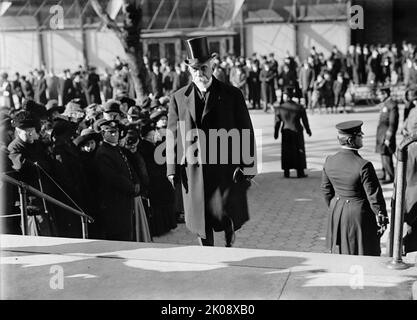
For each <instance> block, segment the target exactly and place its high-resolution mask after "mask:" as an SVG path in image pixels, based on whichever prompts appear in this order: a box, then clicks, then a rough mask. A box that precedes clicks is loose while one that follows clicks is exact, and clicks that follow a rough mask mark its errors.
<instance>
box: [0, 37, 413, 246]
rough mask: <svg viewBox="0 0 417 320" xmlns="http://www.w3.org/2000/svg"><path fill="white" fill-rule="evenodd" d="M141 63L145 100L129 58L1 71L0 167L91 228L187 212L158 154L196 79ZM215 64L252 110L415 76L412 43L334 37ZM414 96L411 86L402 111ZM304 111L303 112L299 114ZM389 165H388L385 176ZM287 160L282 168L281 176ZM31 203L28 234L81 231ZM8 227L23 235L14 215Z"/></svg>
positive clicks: (167, 225)
mask: <svg viewBox="0 0 417 320" xmlns="http://www.w3.org/2000/svg"><path fill="white" fill-rule="evenodd" d="M144 63H145V66H146V70H147V73H148V74H147V77H146V79H148V80H147V83H146V86H147V91H148V92H149V96H148V97H147V98H146V99H145V100H144V101H143V102H142V104H141V105H138V104H137V103H136V100H135V98H136V97H135V90H134V85H133V80H132V76H131V74H130V72H129V66H128V64H127V63H125V62H123V61H122V60H121V59H120V58H119V57H117V58H116V62H115V64H114V68H113V71H112V72H110V71H109V70H108V69H106V70H105V72H104V74H103V75H99V74H98V73H97V71H96V68H94V67H88V68H84V67H82V66H80V67H79V68H78V70H76V71H74V72H71V71H70V70H68V69H67V70H64V71H63V74H62V76H57V75H55V74H54V73H53V72H49V73H48V72H46V71H45V70H34V71H31V72H29V74H28V75H20V74H18V73H16V74H15V75H14V78H13V79H12V80H9V76H8V74H7V73H3V74H2V78H1V83H0V84H1V85H0V106H1V107H2V108H1V122H2V131H3V132H2V134H1V146H0V147H1V150H2V156H3V160H4V163H5V164H6V165H5V172H7V173H8V174H10V175H11V176H14V177H15V178H17V179H18V180H20V181H24V182H25V183H27V184H29V185H31V186H33V187H35V188H36V189H39V190H41V191H43V192H45V193H47V194H48V195H51V196H53V197H54V198H56V199H58V200H59V201H61V202H63V203H66V204H68V205H70V206H73V207H74V206H75V207H76V208H78V209H80V210H81V211H83V212H85V213H87V214H88V215H90V216H91V217H93V218H94V220H95V222H94V223H92V224H91V225H90V228H89V229H90V230H89V233H90V237H91V238H96V239H107V240H127V241H152V237H155V236H160V235H163V234H165V233H167V232H169V231H170V230H172V229H175V228H176V227H177V224H178V223H182V222H184V220H183V212H184V207H183V199H182V195H181V190H180V188H175V187H174V188H173V186H172V185H171V182H170V181H169V180H168V179H167V168H166V165H165V164H164V163H158V162H157V161H156V160H155V157H154V153H155V150H156V148H158V146H159V145H160V144H162V143H164V139H165V130H166V129H167V120H168V104H169V102H170V100H171V98H172V96H173V94H174V93H175V92H177V91H178V90H179V89H180V88H183V87H185V86H186V85H188V84H190V83H191V81H192V80H193V78H192V77H191V74H190V71H189V70H188V68H189V65H187V64H186V63H184V62H183V63H180V64H177V65H170V64H169V63H168V60H167V59H165V58H162V59H160V61H149V59H147V58H146V57H144ZM211 65H212V66H213V70H212V71H213V73H212V75H213V76H214V77H215V79H216V81H217V80H218V81H220V82H221V83H227V84H230V85H232V86H234V87H236V88H238V89H239V90H240V91H241V93H242V95H243V97H244V98H245V100H246V102H247V103H246V105H247V106H248V107H249V108H253V109H263V110H264V111H268V110H269V109H273V107H274V106H276V105H280V104H281V105H282V104H284V103H286V102H287V101H284V100H285V99H283V96H284V93H285V92H286V93H287V95H288V94H289V93H291V97H292V96H294V98H295V99H298V101H299V102H301V101H302V102H303V104H304V108H305V109H307V110H308V109H309V110H311V111H312V112H314V110H316V109H319V111H320V110H321V109H322V108H325V110H326V111H327V112H336V111H340V110H344V107H345V104H346V102H345V94H346V91H347V89H348V86H349V85H350V84H351V83H353V84H357V85H361V84H364V85H365V84H367V85H378V84H383V85H396V84H398V83H403V84H405V85H406V87H407V88H409V89H412V88H414V87H415V86H417V54H416V47H415V46H414V45H411V44H407V43H404V44H403V47H402V50H401V51H400V50H398V49H397V48H396V46H395V45H386V46H366V45H364V46H359V45H358V46H350V47H349V49H348V52H347V53H345V54H342V53H341V52H340V50H338V48H337V47H334V48H333V50H332V52H331V55H330V56H328V57H327V58H326V57H325V56H324V54H323V53H319V52H317V51H316V49H315V48H314V47H313V48H311V52H310V55H309V56H308V58H307V59H306V60H305V61H303V62H302V63H301V62H300V61H299V60H298V59H297V58H296V57H292V56H290V55H287V57H285V59H284V60H283V62H282V63H279V62H278V61H277V60H276V59H275V57H274V54H273V53H271V54H269V55H267V56H260V55H258V54H253V55H252V56H251V57H235V56H233V55H228V56H226V57H219V56H218V55H216V56H215V58H214V59H213V64H211ZM197 71H198V70H197ZM412 95H413V91H410V97H411V96H412ZM203 100H204V99H203ZM415 103H416V99H415V95H414V96H412V99H410V101H409V103H408V105H407V107H406V112H407V115H408V112H410V110H411V109H413V106H415ZM304 112H305V110H300V112H299V113H300V115H302V117H303V118H305V114H304ZM282 117H284V116H283V115H282ZM405 118H406V117H405ZM280 119H281V118H280V117H279V116H277V123H280V121H281V120H280ZM303 121H305V124H304V126H305V127H306V128H307V131H308V133H309V135H311V132H310V130H309V128H308V121H307V120H303ZM279 127H280V125H278V126H276V130H275V131H276V138H277V137H278V134H277V132H278V130H279ZM277 128H278V129H277ZM284 137H286V139H287V136H284V135H283V139H284ZM287 140H288V139H287ZM302 144H304V142H303V143H302ZM287 145H289V144H288V143H287ZM300 163H301V164H300V165H299V166H297V167H296V169H297V170H298V171H297V174H298V176H299V177H305V176H306V175H305V174H304V169H305V168H306V163H305V155H304V158H303V161H301V162H300ZM284 167H285V168H284ZM391 167H392V166H388V169H387V175H389V173H391V176H390V177H389V179H391V180H392V179H393V174H392V172H391V171H389V168H391ZM292 168H293V167H291V166H283V169H284V171H285V176H286V177H288V176H289V169H292ZM384 168H385V167H384ZM7 192H9V194H8V195H7V196H6V200H7V212H8V213H16V212H17V211H18V193H17V189H16V188H12V187H10V186H9V187H8V188H7ZM115 211H117V212H119V214H118V215H117V218H116V216H115V215H114V212H115ZM132 212H135V215H132ZM28 213H29V230H30V234H34V235H45V236H49V235H52V236H62V237H81V230H82V228H81V220H80V218H79V217H77V216H75V215H73V214H71V213H68V212H66V211H65V210H64V209H62V208H60V207H58V206H55V205H51V204H49V203H46V202H44V201H42V199H39V198H35V197H31V196H30V197H29V199H28ZM9 228H12V229H13V228H15V233H19V230H18V229H19V228H20V226H19V225H18V224H14V225H9ZM16 230H17V231H16Z"/></svg>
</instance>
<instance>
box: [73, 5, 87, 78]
mask: <svg viewBox="0 0 417 320" xmlns="http://www.w3.org/2000/svg"><path fill="white" fill-rule="evenodd" d="M76 6H77V11H78V14H79V16H80V31H81V50H82V54H83V64H84V69H85V70H87V67H88V50H87V34H86V32H85V29H84V22H85V17H84V13H83V12H81V7H80V2H79V0H76Z"/></svg>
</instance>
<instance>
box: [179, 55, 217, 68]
mask: <svg viewBox="0 0 417 320" xmlns="http://www.w3.org/2000/svg"><path fill="white" fill-rule="evenodd" d="M216 57H217V54H216V53H212V54H211V56H208V57H205V58H195V59H184V63H185V64H186V65H187V66H190V67H198V66H201V65H203V64H205V63H206V62H208V61H211V60H213V59H214V58H216Z"/></svg>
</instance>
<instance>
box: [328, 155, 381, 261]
mask: <svg viewBox="0 0 417 320" xmlns="http://www.w3.org/2000/svg"><path fill="white" fill-rule="evenodd" d="M321 190H322V192H323V194H324V199H325V201H326V204H327V206H328V207H329V213H330V214H329V219H328V227H327V239H326V240H327V247H328V249H329V250H330V251H331V253H338V254H350V255H369V256H379V255H380V254H381V249H380V238H379V236H378V234H377V229H378V227H377V223H376V215H377V214H378V213H381V214H383V215H385V216H386V215H387V211H386V205H385V200H384V196H383V194H382V188H381V185H380V184H379V181H378V178H377V176H376V173H375V169H374V167H373V165H372V163H371V162H369V161H367V160H365V159H363V158H362V157H361V156H360V155H359V153H358V152H357V150H350V149H342V150H341V151H339V152H338V153H336V154H335V155H333V156H329V157H328V158H327V159H326V162H325V164H324V168H323V173H322V183H321Z"/></svg>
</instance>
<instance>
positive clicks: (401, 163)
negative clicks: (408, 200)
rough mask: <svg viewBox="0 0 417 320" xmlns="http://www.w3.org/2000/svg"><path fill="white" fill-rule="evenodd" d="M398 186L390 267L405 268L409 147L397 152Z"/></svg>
mask: <svg viewBox="0 0 417 320" xmlns="http://www.w3.org/2000/svg"><path fill="white" fill-rule="evenodd" d="M397 154H398V158H397V179H396V180H397V188H396V190H395V191H396V194H395V215H394V220H393V221H392V220H391V223H393V224H394V239H393V242H394V243H393V253H392V261H391V262H390V263H389V264H388V268H390V269H405V268H408V266H407V265H406V264H405V263H404V262H403V260H402V251H403V250H402V249H403V248H402V247H403V246H402V240H403V223H404V199H405V192H404V191H405V188H406V171H407V148H405V149H404V150H398V152H397Z"/></svg>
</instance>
